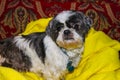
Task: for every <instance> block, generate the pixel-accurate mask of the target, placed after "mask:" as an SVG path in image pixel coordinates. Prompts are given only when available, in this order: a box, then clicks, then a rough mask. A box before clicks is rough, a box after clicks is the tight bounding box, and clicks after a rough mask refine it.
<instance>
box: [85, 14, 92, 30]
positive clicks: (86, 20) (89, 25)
mask: <svg viewBox="0 0 120 80" xmlns="http://www.w3.org/2000/svg"><path fill="white" fill-rule="evenodd" d="M85 23H86V24H87V27H88V28H89V29H90V27H91V25H92V24H93V20H92V19H91V18H90V17H87V16H85Z"/></svg>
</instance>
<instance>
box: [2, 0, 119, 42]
mask: <svg viewBox="0 0 120 80" xmlns="http://www.w3.org/2000/svg"><path fill="white" fill-rule="evenodd" d="M63 10H79V11H82V12H84V13H85V14H86V15H88V16H90V17H91V18H92V19H93V21H94V24H93V26H94V28H95V29H96V30H101V31H104V32H105V33H106V34H107V35H109V36H110V37H111V38H113V39H116V40H119V41H120V0H0V39H3V38H6V37H10V36H13V35H17V34H19V33H21V32H23V31H24V30H25V27H26V25H27V24H28V23H29V22H30V21H32V20H36V19H39V18H41V17H51V16H54V15H55V14H57V13H58V12H60V11H63Z"/></svg>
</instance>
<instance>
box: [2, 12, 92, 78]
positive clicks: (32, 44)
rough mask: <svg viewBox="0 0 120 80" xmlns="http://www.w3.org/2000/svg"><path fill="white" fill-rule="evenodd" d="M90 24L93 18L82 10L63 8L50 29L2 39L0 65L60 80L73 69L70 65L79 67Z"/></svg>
mask: <svg viewBox="0 0 120 80" xmlns="http://www.w3.org/2000/svg"><path fill="white" fill-rule="evenodd" d="M90 25H91V20H90V19H89V18H88V17H86V16H85V15H84V14H83V13H82V12H78V11H63V12H61V13H59V14H58V15H56V16H55V17H54V18H53V19H52V20H51V21H50V23H49V25H48V27H47V29H46V32H43V33H40V32H38V33H32V34H30V35H18V36H15V37H11V38H8V39H5V40H2V41H0V65H1V66H6V67H11V68H14V69H16V70H18V71H32V72H35V73H38V74H42V75H43V77H44V78H45V79H46V80H60V79H61V78H63V77H64V75H65V74H66V73H67V72H69V69H68V67H71V66H72V69H73V68H74V67H77V65H78V63H79V61H80V59H81V53H82V52H83V49H84V40H85V35H86V34H87V33H88V31H89V29H90ZM69 62H72V63H71V65H70V66H68V64H69ZM73 70H74V69H73Z"/></svg>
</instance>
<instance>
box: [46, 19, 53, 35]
mask: <svg viewBox="0 0 120 80" xmlns="http://www.w3.org/2000/svg"><path fill="white" fill-rule="evenodd" d="M52 23H53V22H52V20H51V21H50V22H49V23H48V26H47V28H46V34H47V35H50V32H51V28H52Z"/></svg>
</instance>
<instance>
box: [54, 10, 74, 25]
mask: <svg viewBox="0 0 120 80" xmlns="http://www.w3.org/2000/svg"><path fill="white" fill-rule="evenodd" d="M71 15H74V13H72V12H71V11H63V12H61V13H60V14H59V15H57V16H56V18H55V19H56V20H58V21H60V22H61V23H65V21H67V20H68V18H69V17H70V16H71Z"/></svg>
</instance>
